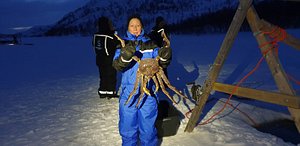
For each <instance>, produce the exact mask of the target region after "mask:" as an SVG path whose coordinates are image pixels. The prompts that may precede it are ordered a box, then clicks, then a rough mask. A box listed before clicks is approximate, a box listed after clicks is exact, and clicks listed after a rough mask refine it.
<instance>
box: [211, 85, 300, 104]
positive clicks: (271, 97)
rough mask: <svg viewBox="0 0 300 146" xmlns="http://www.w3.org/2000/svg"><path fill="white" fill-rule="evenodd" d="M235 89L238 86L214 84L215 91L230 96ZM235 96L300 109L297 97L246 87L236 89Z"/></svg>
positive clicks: (299, 101)
mask: <svg viewBox="0 0 300 146" xmlns="http://www.w3.org/2000/svg"><path fill="white" fill-rule="evenodd" d="M235 88H236V86H233V85H228V84H222V83H214V86H213V90H216V91H219V92H224V93H228V94H232V92H233V90H234V89H235ZM233 95H236V96H241V97H247V98H251V99H256V100H259V101H264V102H268V103H274V104H278V105H283V106H287V107H292V108H296V109H300V97H297V96H292V95H287V94H281V93H276V92H268V91H262V90H256V89H250V88H244V87H238V88H236V89H235V92H234V93H233Z"/></svg>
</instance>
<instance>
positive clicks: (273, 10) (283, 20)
mask: <svg viewBox="0 0 300 146" xmlns="http://www.w3.org/2000/svg"><path fill="white" fill-rule="evenodd" d="M254 7H255V9H256V11H257V13H258V15H259V17H260V18H261V19H264V20H267V21H269V22H271V23H272V24H274V25H278V26H280V27H283V28H285V29H286V28H300V13H299V8H300V2H297V1H265V2H261V3H259V4H256V5H254ZM235 12H236V9H231V8H224V9H221V10H219V11H216V12H211V13H206V14H203V15H201V16H199V17H193V18H190V19H187V20H184V21H182V22H181V23H178V24H170V25H169V29H170V31H171V32H172V33H224V32H226V31H227V30H228V28H229V26H230V23H231V21H232V18H233V16H234V14H235ZM241 31H250V27H249V25H248V22H247V21H246V20H245V21H244V23H243V25H242V27H241Z"/></svg>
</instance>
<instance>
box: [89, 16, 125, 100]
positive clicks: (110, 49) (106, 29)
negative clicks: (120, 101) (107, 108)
mask: <svg viewBox="0 0 300 146" xmlns="http://www.w3.org/2000/svg"><path fill="white" fill-rule="evenodd" d="M115 33H116V32H115V30H114V28H113V25H112V22H111V20H109V19H108V18H107V17H104V16H103V17H100V18H99V20H98V32H97V33H95V34H94V37H93V47H94V50H95V54H96V65H97V66H98V69H99V79H100V83H99V88H98V94H99V96H100V98H105V97H108V98H111V97H118V95H117V91H116V83H117V71H116V70H115V69H114V68H113V67H112V61H113V57H114V55H115V51H116V48H117V47H119V46H120V41H119V40H118V39H117V38H116V36H115V35H114V34H115Z"/></svg>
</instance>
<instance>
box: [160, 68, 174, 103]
mask: <svg viewBox="0 0 300 146" xmlns="http://www.w3.org/2000/svg"><path fill="white" fill-rule="evenodd" d="M156 76H157V79H158V82H159V85H160V87H161V90H162V92H164V93H165V95H167V97H168V98H169V99H170V100H171V101H172V102H173V103H175V104H176V102H175V100H174V99H173V97H172V96H171V95H170V94H169V92H168V91H166V88H165V85H164V83H163V81H162V79H161V77H160V76H159V74H156Z"/></svg>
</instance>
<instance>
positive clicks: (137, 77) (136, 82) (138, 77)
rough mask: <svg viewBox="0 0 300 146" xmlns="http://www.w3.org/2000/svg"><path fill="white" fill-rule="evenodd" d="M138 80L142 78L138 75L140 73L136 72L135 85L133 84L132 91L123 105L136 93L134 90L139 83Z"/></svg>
mask: <svg viewBox="0 0 300 146" xmlns="http://www.w3.org/2000/svg"><path fill="white" fill-rule="evenodd" d="M140 80H143V76H142V74H141V73H140V71H139V70H137V73H136V81H135V83H134V88H133V91H131V93H130V94H129V97H128V99H127V100H126V102H125V105H126V104H127V103H128V102H129V100H130V99H131V98H132V96H133V94H134V93H135V92H136V89H137V87H138V86H139V81H140Z"/></svg>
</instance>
